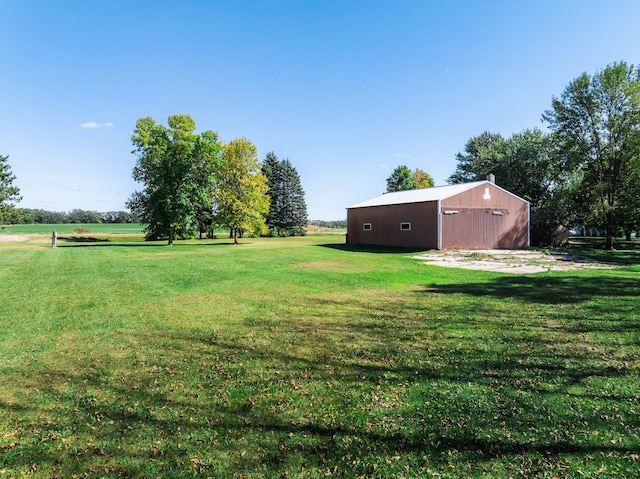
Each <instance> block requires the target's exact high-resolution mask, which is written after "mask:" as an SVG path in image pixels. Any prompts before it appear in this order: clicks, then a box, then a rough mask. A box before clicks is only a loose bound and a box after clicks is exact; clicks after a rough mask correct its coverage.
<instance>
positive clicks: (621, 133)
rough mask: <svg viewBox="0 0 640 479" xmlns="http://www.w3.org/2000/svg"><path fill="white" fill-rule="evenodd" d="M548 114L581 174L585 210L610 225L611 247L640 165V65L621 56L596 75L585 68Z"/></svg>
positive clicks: (593, 218) (566, 153) (595, 220)
mask: <svg viewBox="0 0 640 479" xmlns="http://www.w3.org/2000/svg"><path fill="white" fill-rule="evenodd" d="M543 119H544V120H546V121H547V122H548V124H549V128H550V129H551V130H552V131H554V132H555V134H556V137H557V138H558V140H559V146H560V149H561V152H562V154H563V155H564V158H565V161H566V164H567V168H568V169H571V170H575V171H579V172H581V174H582V178H583V179H582V188H581V189H582V193H583V195H584V200H585V201H583V204H584V206H585V210H584V211H583V212H582V213H583V216H584V217H585V219H587V220H590V221H591V222H593V223H595V224H597V225H598V226H601V227H604V228H605V229H606V234H607V244H606V246H607V248H608V249H611V248H612V247H613V238H614V234H615V230H616V228H617V227H619V226H622V224H623V222H624V218H625V215H626V214H627V211H628V208H629V205H628V204H626V203H627V202H628V201H633V200H632V199H631V198H629V197H628V196H625V191H628V190H629V189H630V188H631V186H632V185H631V184H630V181H631V180H632V179H633V178H634V168H637V165H638V155H639V150H638V145H640V140H639V136H640V69H638V68H635V67H634V66H633V65H627V64H626V63H624V62H620V63H613V64H611V65H608V66H607V67H606V68H604V70H602V71H599V72H597V73H596V74H594V75H588V74H587V73H583V74H582V75H580V76H579V77H578V78H576V79H575V80H573V81H572V82H571V83H569V85H568V86H567V87H566V88H565V90H564V92H563V93H562V95H561V96H560V98H556V97H554V98H553V99H552V107H551V109H550V110H547V111H546V112H545V113H544V115H543ZM636 201H638V200H636Z"/></svg>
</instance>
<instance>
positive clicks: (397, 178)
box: [387, 165, 416, 193]
mask: <svg viewBox="0 0 640 479" xmlns="http://www.w3.org/2000/svg"><path fill="white" fill-rule="evenodd" d="M415 189H416V180H415V179H414V178H413V175H412V174H411V170H410V169H409V167H408V166H406V165H400V166H398V167H396V169H395V170H393V173H391V175H390V176H389V177H388V178H387V193H393V192H396V191H406V190H415Z"/></svg>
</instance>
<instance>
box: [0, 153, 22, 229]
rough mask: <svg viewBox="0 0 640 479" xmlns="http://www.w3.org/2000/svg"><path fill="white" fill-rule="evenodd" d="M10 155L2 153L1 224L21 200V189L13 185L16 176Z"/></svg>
mask: <svg viewBox="0 0 640 479" xmlns="http://www.w3.org/2000/svg"><path fill="white" fill-rule="evenodd" d="M8 160H9V157H8V156H2V155H0V225H1V224H4V220H5V218H7V217H8V216H9V215H10V213H12V212H13V211H14V208H15V203H18V202H20V200H21V199H22V196H20V189H19V188H18V187H17V186H14V185H13V182H14V180H15V179H16V176H15V175H14V174H13V173H12V172H11V168H10V166H9V163H8Z"/></svg>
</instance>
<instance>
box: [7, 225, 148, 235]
mask: <svg viewBox="0 0 640 479" xmlns="http://www.w3.org/2000/svg"><path fill="white" fill-rule="evenodd" d="M78 229H81V230H84V231H85V232H86V233H95V234H99V235H114V234H127V235H141V234H142V229H143V226H142V225H139V224H109V223H91V224H78V223H69V224H57V225H43V224H31V225H6V226H2V227H0V234H14V235H42V234H45V235H51V232H52V231H56V232H57V233H58V234H59V235H72V234H76V233H75V231H74V230H78Z"/></svg>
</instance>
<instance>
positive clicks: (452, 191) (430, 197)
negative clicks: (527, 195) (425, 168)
mask: <svg viewBox="0 0 640 479" xmlns="http://www.w3.org/2000/svg"><path fill="white" fill-rule="evenodd" d="M484 184H490V185H493V186H496V187H498V188H500V187H499V186H498V185H496V184H495V183H491V182H489V181H487V180H483V181H474V182H472V183H461V184H457V185H447V186H435V187H433V188H421V189H418V190H407V191H397V192H395V193H385V194H382V195H380V196H376V197H375V198H371V199H370V200H367V201H363V202H361V203H357V204H355V205H353V206H348V207H347V209H351V208H366V207H367V206H386V205H401V204H407V203H423V202H426V201H437V200H444V199H446V198H450V197H452V196H455V195H458V194H460V193H463V192H465V191H467V190H471V189H473V188H475V187H476V186H480V185H484ZM500 189H503V188H500ZM505 191H506V190H505ZM523 201H524V200H523Z"/></svg>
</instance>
